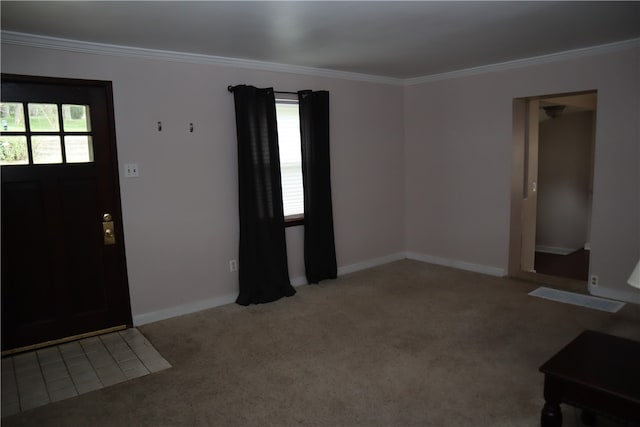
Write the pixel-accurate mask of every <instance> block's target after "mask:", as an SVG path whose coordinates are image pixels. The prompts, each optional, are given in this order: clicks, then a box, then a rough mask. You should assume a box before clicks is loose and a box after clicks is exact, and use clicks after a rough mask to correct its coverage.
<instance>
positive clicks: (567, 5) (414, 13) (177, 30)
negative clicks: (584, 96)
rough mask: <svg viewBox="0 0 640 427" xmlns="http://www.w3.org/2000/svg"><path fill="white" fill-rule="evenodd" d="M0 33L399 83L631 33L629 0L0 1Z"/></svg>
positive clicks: (634, 15) (638, 29)
mask: <svg viewBox="0 0 640 427" xmlns="http://www.w3.org/2000/svg"><path fill="white" fill-rule="evenodd" d="M0 7H1V12H2V13H1V28H2V30H3V32H4V31H11V32H19V33H28V34H34V35H42V36H51V37H58V38H64V39H72V40H80V41H87V42H94V43H104V44H110V45H119V46H130V47H138V48H147V49H158V50H164V51H175V52H182V53H193V54H204V55H212V56H219V57H230V58H238V59H248V60H256V61H266V62H271V63H277V64H287V65H295V66H304V67H312V68H319V69H329V70H336V71H344V72H354V73H360V74H367V75H374V76H383V77H390V78H398V79H406V78H414V77H421V76H429V75H434V74H440V73H445V72H450V71H456V70H462V69H468V68H473V67H479V66H483V65H490V64H496V63H501V62H507V61H513V60H518V59H524V58H531V57H536V56H541V55H547V54H552V53H557V52H562V51H567V50H573V49H579V48H585V47H591V46H596V45H602V44H609V43H614V42H619V41H624V40H630V39H635V38H639V37H640V2H637V1H636V2H609V1H604V2H595V1H594V2H573V1H571V2H553V1H534V2H480V1H474V2H421V1H412V2H396V1H392V2H388V1H376V2H368V1H356V2H342V1H326V2H314V1H303V2H270V1H261V2H248V1H235V2H234V1H232V2H211V1H197V2H181V1H138V2H107V1H86V2H85V1H69V2H55V1H46V2H35V1H6V0H2V2H1V3H0Z"/></svg>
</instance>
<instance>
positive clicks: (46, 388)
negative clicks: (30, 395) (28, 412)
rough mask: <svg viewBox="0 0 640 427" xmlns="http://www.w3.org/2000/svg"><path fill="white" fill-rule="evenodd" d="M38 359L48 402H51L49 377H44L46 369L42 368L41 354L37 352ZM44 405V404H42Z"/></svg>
mask: <svg viewBox="0 0 640 427" xmlns="http://www.w3.org/2000/svg"><path fill="white" fill-rule="evenodd" d="M56 347H57V346H56ZM35 356H36V360H37V361H38V368H39V369H40V375H42V383H43V384H44V390H45V391H46V392H47V398H48V399H49V401H48V402H47V403H45V405H46V404H48V403H51V393H49V386H48V385H47V379H46V378H45V377H44V371H43V370H42V363H41V362H40V355H39V354H38V352H37V351H36V352H35ZM41 406H43V405H41Z"/></svg>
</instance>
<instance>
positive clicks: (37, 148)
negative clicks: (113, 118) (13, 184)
mask: <svg viewBox="0 0 640 427" xmlns="http://www.w3.org/2000/svg"><path fill="white" fill-rule="evenodd" d="M25 113H26V115H25ZM0 119H1V120H2V127H1V128H0V132H1V134H0V165H2V166H9V165H28V164H55V163H58V164H60V163H90V162H93V142H92V137H91V123H90V120H89V106H87V105H74V104H44V103H31V102H30V103H21V102H2V103H0Z"/></svg>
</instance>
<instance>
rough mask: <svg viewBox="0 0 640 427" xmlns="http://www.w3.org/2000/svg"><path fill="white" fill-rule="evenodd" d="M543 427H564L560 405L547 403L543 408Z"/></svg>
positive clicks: (541, 419)
mask: <svg viewBox="0 0 640 427" xmlns="http://www.w3.org/2000/svg"><path fill="white" fill-rule="evenodd" d="M540 426H541V427H560V426H562V410H561V409H560V404H559V403H550V402H546V403H545V404H544V407H543V408H542V414H541V415H540Z"/></svg>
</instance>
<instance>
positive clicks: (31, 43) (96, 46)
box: [1, 31, 404, 85]
mask: <svg viewBox="0 0 640 427" xmlns="http://www.w3.org/2000/svg"><path fill="white" fill-rule="evenodd" d="M1 36H2V43H4V44H10V45H16V46H27V47H35V48H44V49H56V50H63V51H68V52H79V53H89V54H100V55H112V56H125V57H135V58H144V59H157V60H164V61H174V62H188V63H193V64H205V65H222V66H227V67H238V68H247V69H252V70H260V71H274V72H279V73H293V74H303V75H310V76H314V77H328V78H336V79H345V80H356V81H362V82H368V83H383V84H389V85H402V84H403V83H404V81H403V80H402V79H397V78H393V77H384V76H375V75H369V74H360V73H351V72H347V71H336V70H330V69H325V68H313V67H303V66H299V65H288V64H279V63H275V62H267V61H255V60H250V59H239V58H229V57H224V56H213V55H202V54H197V53H183V52H175V51H168V50H158V49H145V48H139V47H130V46H121V45H112V44H104V43H93V42H86V41H79V40H71V39H63V38H58V37H49V36H40V35H35V34H27V33H18V32H13V31H2V33H1Z"/></svg>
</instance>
